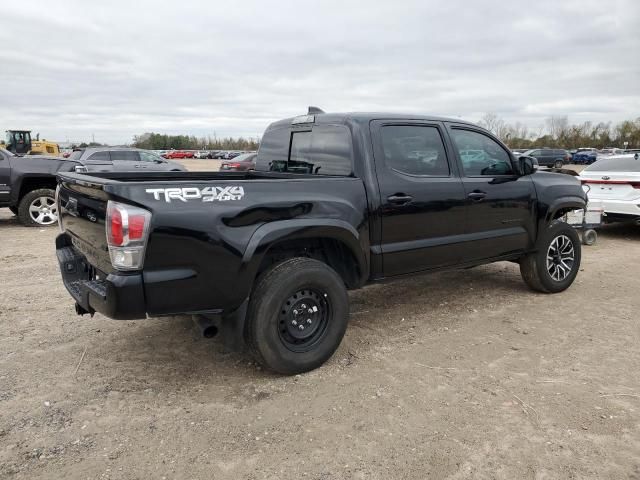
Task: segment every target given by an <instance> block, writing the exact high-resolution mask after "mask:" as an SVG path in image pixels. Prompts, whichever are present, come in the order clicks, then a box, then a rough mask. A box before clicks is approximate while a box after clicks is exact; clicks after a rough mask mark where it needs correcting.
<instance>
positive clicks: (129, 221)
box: [105, 200, 151, 270]
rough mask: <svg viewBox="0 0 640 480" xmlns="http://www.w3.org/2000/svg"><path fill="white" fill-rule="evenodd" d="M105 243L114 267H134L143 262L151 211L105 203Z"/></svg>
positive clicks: (121, 268) (110, 202)
mask: <svg viewBox="0 0 640 480" xmlns="http://www.w3.org/2000/svg"><path fill="white" fill-rule="evenodd" d="M105 223H106V227H107V244H108V246H109V256H110V257H111V264H112V265H113V267H114V268H116V269H118V270H138V269H141V268H142V265H143V263H144V252H145V248H146V245H147V238H148V236H149V224H150V223H151V212H149V211H147V210H145V209H143V208H138V207H134V206H132V205H127V204H124V203H118V202H112V201H111V200H110V201H109V202H108V203H107V216H106V221H105Z"/></svg>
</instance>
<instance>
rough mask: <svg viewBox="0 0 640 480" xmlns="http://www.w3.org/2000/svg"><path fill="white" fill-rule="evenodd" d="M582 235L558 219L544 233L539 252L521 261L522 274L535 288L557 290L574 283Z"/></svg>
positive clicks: (546, 290) (545, 290)
mask: <svg viewBox="0 0 640 480" xmlns="http://www.w3.org/2000/svg"><path fill="white" fill-rule="evenodd" d="M580 258H581V244H580V237H579V236H578V233H577V232H576V231H575V229H574V228H573V227H571V226H570V225H568V224H566V223H564V222H560V221H556V222H554V223H552V224H551V225H549V227H548V228H547V230H546V231H545V232H542V234H541V236H540V238H539V240H538V244H537V251H536V252H534V253H530V254H529V255H527V256H525V257H524V258H522V259H521V260H520V274H521V275H522V278H523V280H524V281H525V283H526V284H527V285H528V286H529V287H530V288H531V289H533V290H537V291H538V292H544V293H558V292H562V291H563V290H566V289H567V288H569V286H571V284H572V283H573V281H574V280H575V278H576V275H577V274H578V270H579V269H580Z"/></svg>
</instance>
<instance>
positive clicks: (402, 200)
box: [387, 193, 413, 205]
mask: <svg viewBox="0 0 640 480" xmlns="http://www.w3.org/2000/svg"><path fill="white" fill-rule="evenodd" d="M412 200H413V197H412V196H411V195H405V194H404V193H396V194H395V195H390V196H388V197H387V201H388V202H389V203H392V204H394V205H406V204H407V203H410V202H411V201H412Z"/></svg>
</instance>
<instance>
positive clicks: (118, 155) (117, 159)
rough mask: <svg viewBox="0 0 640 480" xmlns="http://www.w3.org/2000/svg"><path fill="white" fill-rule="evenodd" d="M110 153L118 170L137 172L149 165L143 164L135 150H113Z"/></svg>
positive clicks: (115, 168)
mask: <svg viewBox="0 0 640 480" xmlns="http://www.w3.org/2000/svg"><path fill="white" fill-rule="evenodd" d="M109 154H110V155H111V161H112V162H113V170H114V171H116V172H135V171H138V170H141V169H143V168H146V166H147V165H146V164H145V166H144V167H143V166H141V162H140V156H139V155H138V152H137V151H135V150H111V151H110V152H109Z"/></svg>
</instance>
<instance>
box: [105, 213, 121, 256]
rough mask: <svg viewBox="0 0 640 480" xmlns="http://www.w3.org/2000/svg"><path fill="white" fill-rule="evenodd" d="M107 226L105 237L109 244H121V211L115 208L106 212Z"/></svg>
mask: <svg viewBox="0 0 640 480" xmlns="http://www.w3.org/2000/svg"><path fill="white" fill-rule="evenodd" d="M108 216H109V226H110V227H111V228H110V229H109V230H108V234H109V235H108V236H109V238H107V240H108V242H109V244H110V245H115V246H118V247H119V246H121V245H122V244H123V243H124V232H123V231H122V213H120V210H119V209H117V208H114V209H112V210H111V211H110V212H108Z"/></svg>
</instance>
